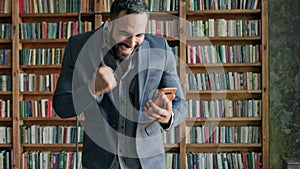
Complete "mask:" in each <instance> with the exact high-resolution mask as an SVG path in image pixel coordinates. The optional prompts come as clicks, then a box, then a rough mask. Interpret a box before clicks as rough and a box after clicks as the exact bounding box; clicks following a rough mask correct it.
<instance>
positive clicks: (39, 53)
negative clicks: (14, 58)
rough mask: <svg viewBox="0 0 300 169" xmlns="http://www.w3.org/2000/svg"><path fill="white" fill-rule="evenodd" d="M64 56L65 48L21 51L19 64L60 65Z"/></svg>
mask: <svg viewBox="0 0 300 169" xmlns="http://www.w3.org/2000/svg"><path fill="white" fill-rule="evenodd" d="M63 55H64V48H48V49H45V48H43V49H41V48H39V49H21V50H19V57H20V59H19V62H20V65H59V64H61V63H62V58H63ZM0 59H1V58H0Z"/></svg>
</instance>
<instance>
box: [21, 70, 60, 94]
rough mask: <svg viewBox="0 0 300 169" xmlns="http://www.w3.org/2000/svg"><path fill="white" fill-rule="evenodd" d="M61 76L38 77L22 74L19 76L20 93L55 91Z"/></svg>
mask: <svg viewBox="0 0 300 169" xmlns="http://www.w3.org/2000/svg"><path fill="white" fill-rule="evenodd" d="M58 76H59V74H48V75H37V74H32V73H25V72H21V73H20V76H19V83H20V85H19V87H20V92H25V91H26V92H44V91H54V90H55V87H56V82H57V79H58Z"/></svg>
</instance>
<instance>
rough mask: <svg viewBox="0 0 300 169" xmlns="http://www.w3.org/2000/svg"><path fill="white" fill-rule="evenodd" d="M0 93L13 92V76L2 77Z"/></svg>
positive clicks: (0, 79)
mask: <svg viewBox="0 0 300 169" xmlns="http://www.w3.org/2000/svg"><path fill="white" fill-rule="evenodd" d="M0 91H4V92H6V91H12V78H11V75H0Z"/></svg>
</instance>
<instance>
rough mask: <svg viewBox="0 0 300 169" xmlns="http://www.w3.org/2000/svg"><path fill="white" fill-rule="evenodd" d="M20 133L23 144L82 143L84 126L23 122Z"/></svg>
mask: <svg viewBox="0 0 300 169" xmlns="http://www.w3.org/2000/svg"><path fill="white" fill-rule="evenodd" d="M20 134H21V140H20V141H21V143H22V144H75V143H76V141H77V142H78V143H82V140H83V127H81V126H79V127H78V128H77V127H76V126H40V125H31V126H27V125H25V124H23V125H21V126H20Z"/></svg>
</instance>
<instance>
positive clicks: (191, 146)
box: [186, 143, 262, 152]
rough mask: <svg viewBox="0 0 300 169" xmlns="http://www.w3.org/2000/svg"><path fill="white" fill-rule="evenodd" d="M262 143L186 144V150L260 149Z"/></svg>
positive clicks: (225, 150) (224, 150)
mask: <svg viewBox="0 0 300 169" xmlns="http://www.w3.org/2000/svg"><path fill="white" fill-rule="evenodd" d="M261 148H262V144H254V143H250V144H242V143H241V144H238V143H236V144H224V143H222V144H186V150H187V152H199V150H201V152H238V151H261Z"/></svg>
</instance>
